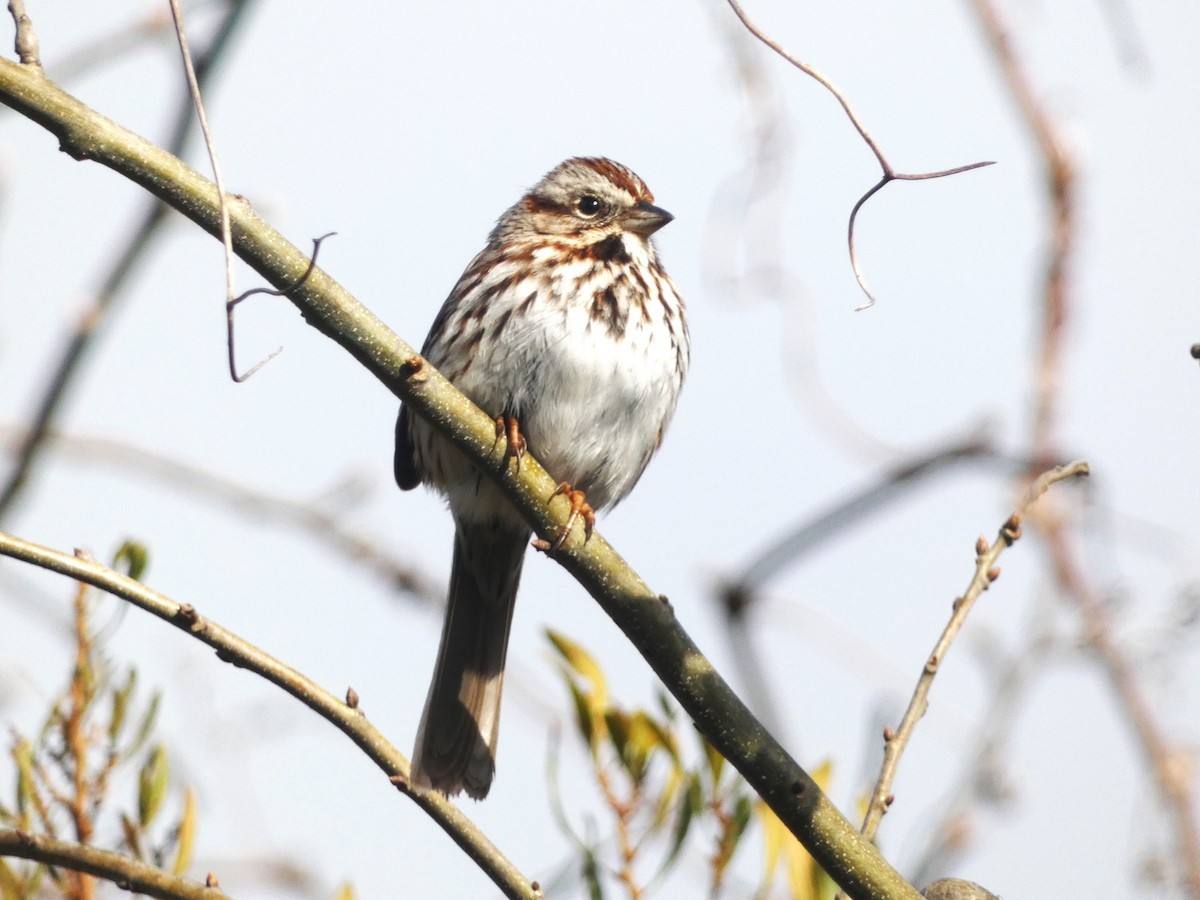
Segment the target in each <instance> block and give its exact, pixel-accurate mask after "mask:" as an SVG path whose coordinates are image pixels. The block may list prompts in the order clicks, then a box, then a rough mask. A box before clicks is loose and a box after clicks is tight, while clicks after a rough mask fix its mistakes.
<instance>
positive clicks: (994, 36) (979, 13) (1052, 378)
mask: <svg viewBox="0 0 1200 900" xmlns="http://www.w3.org/2000/svg"><path fill="white" fill-rule="evenodd" d="M971 3H972V6H973V7H974V9H975V16H976V18H977V19H978V20H979V24H980V25H981V26H982V28H983V32H984V36H985V37H986V38H987V41H988V44H989V45H990V47H991V50H992V53H993V55H994V56H995V57H996V63H997V65H998V66H999V67H1000V73H1001V75H1002V76H1003V77H1004V81H1005V83H1006V84H1007V85H1008V90H1009V93H1010V94H1012V97H1013V100H1014V101H1015V102H1016V104H1017V109H1018V111H1019V112H1020V114H1021V117H1022V118H1023V119H1024V120H1025V126H1026V127H1027V128H1028V129H1029V133H1030V136H1031V137H1032V138H1033V141H1034V144H1035V145H1036V146H1037V150H1038V153H1039V154H1040V155H1041V157H1042V165H1043V167H1044V169H1045V177H1046V190H1047V193H1048V194H1049V196H1050V204H1051V225H1050V236H1049V239H1048V246H1047V248H1046V270H1045V280H1044V283H1043V287H1042V324H1041V332H1040V333H1041V348H1040V350H1039V352H1038V364H1037V373H1038V374H1037V384H1036V385H1035V386H1034V394H1035V398H1034V412H1033V425H1032V436H1031V449H1032V451H1033V458H1034V460H1035V463H1037V464H1038V465H1039V466H1040V463H1041V462H1042V461H1044V460H1049V459H1051V458H1053V456H1054V443H1055V440H1054V429H1055V427H1056V425H1057V422H1058V404H1059V400H1060V396H1059V395H1060V387H1061V382H1062V352H1063V337H1064V331H1065V327H1064V326H1065V325H1066V319H1067V314H1068V313H1069V312H1070V304H1069V294H1070V285H1069V280H1068V279H1069V271H1068V265H1069V263H1070V258H1071V252H1072V251H1073V250H1074V247H1075V234H1076V223H1075V182H1076V172H1075V160H1074V157H1073V156H1072V154H1071V152H1070V150H1068V148H1067V144H1066V141H1065V140H1064V139H1063V137H1062V135H1061V134H1060V133H1059V132H1058V129H1056V128H1055V127H1054V122H1053V121H1052V119H1051V117H1050V114H1049V113H1048V112H1047V111H1046V109H1045V108H1044V107H1043V106H1042V105H1041V103H1040V102H1039V101H1038V99H1037V97H1036V96H1035V94H1034V90H1033V85H1032V84H1031V83H1030V80H1029V77H1028V75H1027V74H1026V72H1025V70H1024V68H1022V66H1021V63H1020V61H1019V60H1018V59H1017V56H1016V51H1015V50H1014V49H1013V43H1012V35H1011V34H1010V32H1009V30H1008V27H1007V26H1006V25H1005V23H1004V20H1003V18H1002V17H1001V14H1000V10H999V9H998V8H997V7H996V4H995V3H994V2H993V0H971Z"/></svg>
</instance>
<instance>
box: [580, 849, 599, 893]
mask: <svg viewBox="0 0 1200 900" xmlns="http://www.w3.org/2000/svg"><path fill="white" fill-rule="evenodd" d="M581 874H582V875H583V883H584V884H586V885H587V889H588V898H589V900H604V885H602V884H601V883H600V862H599V861H598V860H597V859H596V851H595V850H594V849H593V848H591V847H587V848H586V849H585V850H584V851H583V871H582V873H581Z"/></svg>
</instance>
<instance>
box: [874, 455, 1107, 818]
mask: <svg viewBox="0 0 1200 900" xmlns="http://www.w3.org/2000/svg"><path fill="white" fill-rule="evenodd" d="M1087 474H1088V465H1087V463H1086V462H1074V463H1071V464H1069V465H1066V466H1057V467H1055V468H1054V469H1052V470H1050V471H1049V472H1046V473H1044V474H1043V475H1042V476H1041V477H1039V478H1038V479H1037V480H1036V481H1035V482H1034V483H1033V484H1032V485H1031V486H1030V488H1029V490H1028V491H1027V492H1026V494H1025V497H1024V498H1023V499H1022V500H1021V502H1020V504H1018V506H1017V508H1016V511H1015V512H1014V513H1013V514H1012V515H1011V516H1010V517H1009V518H1008V521H1006V522H1005V523H1004V525H1002V526H1001V528H1000V532H999V534H998V535H997V536H996V540H995V541H993V542H992V545H991V546H990V547H989V546H988V543H987V540H986V539H985V538H983V537H980V538H979V541H978V543H977V544H976V547H975V552H976V554H977V556H976V560H975V573H974V574H973V575H972V576H971V582H970V584H968V585H967V590H966V591H965V592H964V593H963V595H962V596H961V597H958V598H957V599H956V600H955V601H954V606H953V611H952V612H951V614H950V620H949V621H948V622H947V623H946V627H945V629H944V630H943V631H942V634H941V636H940V637H939V638H938V640H937V643H935V644H934V646H933V652H932V653H930V654H929V658H928V659H927V660H926V661H925V667H924V669H922V671H921V675H920V677H918V679H917V686H916V689H915V690H914V691H913V696H912V700H910V701H909V704H908V709H907V710H905V712H904V717H903V718H902V719H901V720H900V725H899V727H898V728H897V729H896V730H895V732H892V731H891V730H890V729H886V730H885V733H884V748H883V766H882V767H881V768H880V772H879V780H878V781H876V783H875V789H874V790H873V791H872V792H871V800H870V803H869V804H868V806H867V814H866V817H865V818H864V819H863V827H862V831H863V834H864V835H866V837H868V838H870V839H872V840H874V838H875V833H876V832H877V831H878V830H879V823H880V822H881V821H883V816H884V814H885V813H886V812H887V811H888V808H889V807H890V806H891V802H892V796H891V790H892V783H893V781H894V780H895V777H896V770H897V768H898V767H899V765H900V757H901V756H902V755H903V754H904V750H905V748H906V747H907V746H908V741H909V739H910V738H911V737H912V733H913V730H914V729H915V728H916V727H917V722H918V721H920V719H921V717H922V716H924V715H925V710H926V709H927V708H928V706H929V690H930V688H932V687H933V680H934V678H935V677H936V676H937V673H938V669H939V668H940V667H941V665H942V662H943V661H944V660H945V659H946V654H947V653H948V652H949V651H950V645H951V643H953V641H954V638H955V637H957V635H958V632H959V631H960V630H961V629H962V626H963V624H964V623H965V622H966V620H967V615H968V614H969V613H970V611H971V607H973V606H974V605H975V601H976V600H978V599H979V597H980V596H981V595H982V594H983V592H984V591H986V590H987V589H988V587H989V586H990V585H991V584H992V582H994V581H995V580H996V579H997V578H999V577H1000V569H999V568H998V567H997V566H996V561H997V560H998V559H999V558H1000V555H1001V554H1002V553H1003V552H1004V551H1005V550H1006V549H1008V548H1009V547H1011V546H1012V545H1013V543H1014V542H1015V541H1016V540H1017V539H1018V538H1019V537H1020V536H1021V517H1022V516H1023V515H1025V512H1026V511H1027V510H1028V509H1029V507H1030V505H1031V504H1032V503H1033V502H1034V501H1036V500H1037V499H1038V498H1039V497H1041V496H1042V494H1044V493H1046V491H1048V490H1049V489H1050V487H1051V486H1052V485H1054V484H1057V483H1058V482H1060V481H1063V480H1065V479H1067V478H1074V477H1077V476H1079V475H1087Z"/></svg>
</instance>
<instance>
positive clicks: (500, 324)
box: [492, 306, 513, 338]
mask: <svg viewBox="0 0 1200 900" xmlns="http://www.w3.org/2000/svg"><path fill="white" fill-rule="evenodd" d="M512 314H513V307H511V306H510V307H509V308H508V309H506V310H505V311H504V312H502V313H500V315H499V316H497V317H496V324H495V325H493V326H492V331H493V333H494V334H495V336H496V338H500V336H501V335H502V334H503V333H504V326H505V325H507V324H508V320H509V319H511V318H512Z"/></svg>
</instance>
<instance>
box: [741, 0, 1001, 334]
mask: <svg viewBox="0 0 1200 900" xmlns="http://www.w3.org/2000/svg"><path fill="white" fill-rule="evenodd" d="M728 3H729V6H730V7H731V8H732V9H733V12H734V14H735V15H736V16H737V17H738V18H739V19H741V21H742V24H743V25H745V26H746V30H747V31H749V32H750V33H751V34H752V35H754V36H755V37H756V38H758V39H759V40H760V41H762V42H763V43H764V44H766V45H767V46H768V47H770V48H771V49H772V50H774V51H775V52H776V53H778V54H779V55H780V56H781V57H783V58H784V59H785V60H787V61H788V62H789V63H791V64H792V65H793V66H795V67H796V68H797V69H799V70H800V71H801V72H803V73H804V74H805V75H807V76H809V77H810V78H812V79H814V80H815V81H816V82H817V83H818V84H820V85H821V87H823V88H825V90H827V91H829V93H831V94H833V96H834V99H836V100H837V102H838V103H839V104H841V107H842V109H843V111H845V113H846V117H847V118H848V119H849V120H850V124H851V125H853V126H854V130H855V131H857V132H858V134H859V136H860V137H861V138H862V139H863V141H864V142H865V143H866V145H867V147H869V148H870V150H871V152H872V153H873V154H875V159H876V160H877V161H878V162H879V167H880V168H881V169H882V170H883V176H882V177H881V178H880V179H879V181H878V182H876V183H875V185H874V186H872V187H871V188H870V189H869V190H868V191H867V192H866V193H865V194H863V195H862V196H861V197H860V198H859V200H858V202H857V203H855V204H854V208H853V209H852V210H851V211H850V222H849V224H848V226H847V229H846V245H847V247H848V248H849V251H850V265H851V268H853V270H854V278H855V280H856V281H857V282H858V286H859V287H860V288H862V292H863V293H864V294H866V295H867V302H866V303H864V304H862V305H861V306H859V307H858V309H859V310H863V309H868V308H870V307H872V306H874V305H875V295H874V294H872V293H871V289H870V288H868V287H867V282H866V280H865V279H864V278H863V274H862V270H861V269H860V268H859V265H858V255H857V253H856V252H855V250H854V223H855V221H856V220H857V219H858V211H859V210H860V209H862V206H863V204H864V203H866V202H867V201H868V200H870V199H871V198H872V197H873V196H874V195H875V194H876V193H877V192H878V191H880V190H881V189H883V188H884V187H886V186H887V185H888V183H890V182H892V181H927V180H928V179H930V178H945V177H946V176H947V175H958V174H961V173H962V172H969V171H971V170H972V169H981V168H983V167H984V166H991V165H995V163H993V162H976V163H969V164H968V165H965V166H955V167H954V168H953V169H943V170H941V171H940V172H921V173H918V174H915V175H905V174H903V173H901V172H897V171H896V170H895V169H893V168H892V164H891V163H889V162H888V160H887V157H885V156H884V155H883V151H882V150H880V149H879V145H878V144H877V143H875V139H874V138H873V137H871V134H870V132H868V131H867V129H866V127H865V126H864V125H863V124H862V122H861V121H859V118H858V115H857V114H856V113H855V112H854V108H853V107H852V106H851V105H850V101H849V100H847V99H846V97H845V95H844V94H843V93H842V92H841V91H840V90H838V88H837V87H836V86H835V85H834V83H833V82H832V81H830V80H829V79H828V78H826V77H825V76H824V75H822V74H821V73H820V72H819V71H818V70H817V69H816V68H814V67H813V66H811V65H809V64H808V63H806V62H803V61H802V60H799V59H797V58H796V57H795V56H793V55H792V54H790V53H788V51H786V50H784V49H783V47H782V46H781V45H780V44H779V43H778V42H777V41H775V40H773V39H772V38H770V37H769V36H767V35H766V34H765V33H764V32H763V31H762V30H761V29H760V28H759V27H758V26H757V25H755V24H754V23H753V22H751V21H750V18H749V17H748V16H747V15H746V13H745V12H744V11H743V10H742V7H741V6H740V5H739V4H738V2H737V0H728Z"/></svg>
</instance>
